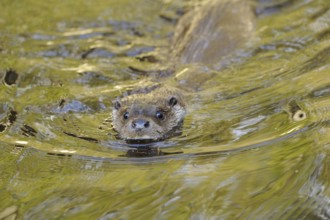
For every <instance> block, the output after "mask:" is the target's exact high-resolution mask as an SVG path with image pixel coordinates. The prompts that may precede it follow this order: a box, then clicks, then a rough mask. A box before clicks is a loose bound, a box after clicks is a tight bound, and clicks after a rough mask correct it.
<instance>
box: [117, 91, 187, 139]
mask: <svg viewBox="0 0 330 220" xmlns="http://www.w3.org/2000/svg"><path fill="white" fill-rule="evenodd" d="M185 112H186V111H185V106H184V103H183V100H182V95H181V94H179V93H178V92H175V91H169V90H164V89H157V90H155V91H153V92H151V93H147V94H133V95H129V96H127V97H124V98H122V99H119V98H117V99H116V100H114V101H113V127H114V129H115V130H116V131H117V132H118V136H119V137H120V138H121V139H124V140H126V141H155V140H161V139H164V138H167V137H169V136H171V133H174V132H173V131H174V130H176V129H177V128H179V127H180V126H181V125H182V122H183V118H184V115H185Z"/></svg>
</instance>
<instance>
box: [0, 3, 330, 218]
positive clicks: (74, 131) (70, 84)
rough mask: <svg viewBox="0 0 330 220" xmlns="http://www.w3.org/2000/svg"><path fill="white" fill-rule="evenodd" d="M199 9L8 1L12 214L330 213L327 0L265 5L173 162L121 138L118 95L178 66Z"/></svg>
mask: <svg viewBox="0 0 330 220" xmlns="http://www.w3.org/2000/svg"><path fill="white" fill-rule="evenodd" d="M194 3H195V2H193V1H184V0H173V1H165V0H163V1H161V0H157V1H151V0H125V1H123V0H121V1H115V0H110V1H102V0H97V1H88V0H76V1H71V0H70V1H69V0H68V1H63V2H58V1H47V2H45V1H40V0H26V1H20V2H19V1H6V0H5V1H2V2H1V3H0V6H1V8H2V13H1V15H0V73H1V76H2V84H1V87H0V100H1V102H0V105H1V106H0V120H1V121H0V122H1V126H0V130H1V133H0V141H1V144H0V149H1V152H2V153H1V154H0V172H1V173H0V174H1V178H0V186H1V188H0V197H1V198H2V199H1V201H0V219H2V218H4V217H5V216H12V217H13V216H15V217H16V218H17V219H330V208H329V207H330V190H329V188H330V187H329V185H330V176H329V169H330V158H329V157H330V151H329V150H330V135H329V133H330V129H329V120H330V66H329V63H330V62H329V61H330V35H329V33H330V9H329V6H328V1H327V0H314V1H313V0H297V1H287V2H286V1H260V2H258V4H259V5H258V14H259V16H258V19H257V27H256V31H255V33H254V37H253V39H251V41H249V43H248V45H246V46H245V47H244V48H242V49H240V50H239V51H237V53H235V54H233V55H231V56H228V57H225V58H223V59H221V60H219V63H222V64H223V63H225V64H226V67H227V68H223V69H220V70H216V68H214V69H213V68H212V67H210V66H209V67H208V68H206V67H205V66H203V65H202V64H201V66H199V67H198V68H197V69H198V71H201V74H214V75H215V77H213V78H212V80H209V81H206V82H205V83H204V84H203V86H202V88H201V89H200V91H198V92H193V93H190V94H189V103H188V105H189V107H188V115H187V118H186V120H185V122H184V126H183V131H182V132H183V133H182V135H181V136H178V137H174V138H171V139H169V140H166V141H162V142H157V143H155V144H154V146H153V147H155V148H159V150H160V151H161V152H162V153H161V154H160V156H154V157H136V156H141V155H142V156H145V154H144V152H142V153H140V154H134V153H133V154H128V155H127V152H128V151H132V149H133V150H134V148H132V147H131V146H129V145H127V144H126V143H125V142H124V141H122V140H117V139H116V137H115V135H116V133H115V132H114V131H113V130H112V127H111V114H110V113H111V108H112V103H111V102H112V100H113V99H114V98H115V97H116V96H118V95H120V94H122V93H123V92H125V91H126V90H128V89H134V88H138V87H139V86H141V85H144V83H145V82H146V81H147V82H149V81H148V79H149V78H150V75H152V73H153V72H154V71H157V70H163V69H165V68H166V67H167V65H166V60H167V57H168V56H170V53H171V51H170V45H171V37H172V36H173V31H174V30H175V24H176V22H177V20H178V19H179V18H180V16H181V15H182V13H183V12H185V11H186V10H189V8H190V7H192V5H194ZM195 67H196V66H195V65H189V64H186V65H182V66H178V69H177V72H179V71H181V70H184V69H185V68H188V69H194V68H195ZM188 72H189V71H188ZM169 79H170V80H168V83H173V84H175V82H174V80H171V79H173V76H172V78H171V76H170V77H169ZM297 110H299V111H301V112H303V113H304V116H302V117H299V115H296V113H297ZM305 116H306V117H305ZM152 155H154V154H152Z"/></svg>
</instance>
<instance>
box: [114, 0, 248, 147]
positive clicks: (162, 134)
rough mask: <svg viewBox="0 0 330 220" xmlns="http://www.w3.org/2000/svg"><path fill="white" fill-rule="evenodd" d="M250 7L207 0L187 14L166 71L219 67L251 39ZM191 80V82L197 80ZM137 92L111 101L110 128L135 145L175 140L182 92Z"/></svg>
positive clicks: (236, 0)
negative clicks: (180, 66) (194, 66)
mask: <svg viewBox="0 0 330 220" xmlns="http://www.w3.org/2000/svg"><path fill="white" fill-rule="evenodd" d="M250 3H251V2H250V1H246V0H205V2H204V3H203V5H202V6H200V7H198V8H196V9H194V10H192V11H191V12H189V13H187V14H185V15H184V16H183V17H182V18H181V20H180V21H179V22H178V24H177V27H176V30H175V34H174V38H173V44H172V53H171V58H170V59H169V61H168V62H169V63H170V66H172V67H174V68H175V66H176V65H177V64H187V63H201V64H204V65H209V66H210V65H217V62H219V60H221V57H223V56H225V55H227V54H230V53H232V52H233V51H234V50H235V49H237V48H238V47H239V46H241V45H242V44H244V42H246V41H247V40H248V39H249V37H250V36H251V33H252V30H253V24H254V13H253V10H252V7H251V4H250ZM213 67H214V66H213ZM220 68H221V67H220ZM216 69H219V68H216ZM194 74H195V73H193V74H191V76H190V77H191V78H193V79H194V80H195V79H197V80H198V79H199V77H196V75H194ZM200 79H203V77H201V78H200ZM194 80H190V81H191V82H192V81H194ZM187 81H188V82H189V80H187ZM186 86H188V87H189V85H186ZM141 91H143V92H141ZM141 91H140V92H139V91H137V92H135V93H134V92H133V94H131V95H128V96H125V97H123V98H121V99H120V98H117V99H116V100H114V101H113V104H114V106H113V127H114V129H115V130H116V131H117V132H118V136H119V138H121V139H124V140H129V141H134V140H160V139H164V138H168V137H170V136H173V135H174V134H175V131H176V130H177V128H180V126H181V125H182V122H183V119H184V116H185V114H186V104H185V102H184V96H183V94H184V92H183V91H181V90H180V89H178V88H169V87H167V86H166V85H164V86H160V87H157V88H156V89H152V90H148V89H146V90H144V89H142V90H141Z"/></svg>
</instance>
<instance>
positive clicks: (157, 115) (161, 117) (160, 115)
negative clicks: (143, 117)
mask: <svg viewBox="0 0 330 220" xmlns="http://www.w3.org/2000/svg"><path fill="white" fill-rule="evenodd" d="M156 117H157V118H158V119H160V120H164V118H165V116H164V113H162V112H156Z"/></svg>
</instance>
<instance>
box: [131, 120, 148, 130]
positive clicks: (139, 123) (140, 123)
mask: <svg viewBox="0 0 330 220" xmlns="http://www.w3.org/2000/svg"><path fill="white" fill-rule="evenodd" d="M149 126H150V122H149V121H147V120H144V119H136V120H134V121H132V128H134V129H140V130H141V129H144V128H148V127H149Z"/></svg>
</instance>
